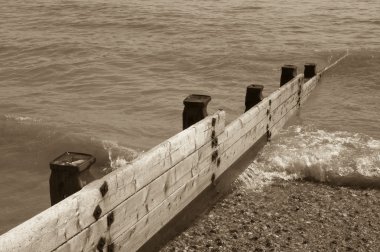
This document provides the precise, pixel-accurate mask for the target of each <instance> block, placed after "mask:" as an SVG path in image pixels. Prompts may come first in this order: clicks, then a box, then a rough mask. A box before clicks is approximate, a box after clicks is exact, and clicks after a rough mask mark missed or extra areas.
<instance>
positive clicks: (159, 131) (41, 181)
mask: <svg viewBox="0 0 380 252" xmlns="http://www.w3.org/2000/svg"><path fill="white" fill-rule="evenodd" d="M0 1H1V4H0V35H1V36H0V87H1V92H0V154H1V156H2V158H1V160H0V167H1V168H0V202H1V209H2V215H1V216H0V232H4V231H5V230H8V229H9V228H11V227H12V226H14V225H16V224H18V223H20V222H21V221H23V220H26V219H28V218H29V217H31V216H33V215H34V214H36V213H38V212H40V211H41V210H43V209H45V208H47V207H48V206H49V205H50V203H49V202H50V201H49V188H48V177H49V173H50V171H49V166H48V163H49V161H51V160H52V159H54V158H55V157H56V156H58V155H60V154H61V153H62V152H64V151H79V152H87V153H91V154H93V155H95V156H96V157H97V160H98V161H97V164H96V169H94V171H95V172H97V173H98V175H101V174H102V173H104V172H106V171H107V170H109V167H111V166H113V167H117V166H121V165H123V164H124V163H125V162H128V161H129V160H131V159H133V157H135V156H136V155H138V153H140V152H141V151H143V150H146V149H149V148H150V147H152V146H154V145H156V144H158V143H159V142H161V141H163V140H164V139H166V138H168V137H170V136H172V135H173V134H175V133H177V132H178V131H180V130H181V122H182V120H181V113H182V109H183V106H182V100H183V99H184V98H185V97H186V96H187V95H188V94H191V93H204V94H210V95H211V96H212V97H213V100H212V102H211V103H210V105H209V112H210V113H211V112H212V111H215V110H216V109H217V108H223V109H225V110H226V111H227V113H228V120H232V119H234V118H235V117H236V116H238V115H239V114H240V113H242V112H243V110H244V95H245V87H246V86H247V85H248V84H252V83H256V84H263V85H265V90H264V94H269V93H270V92H272V91H273V90H275V89H276V88H277V87H278V83H279V76H280V67H281V65H283V64H286V63H293V64H296V65H298V66H299V67H300V68H301V67H302V65H303V64H304V63H306V62H310V61H312V62H316V63H317V64H318V65H320V66H321V67H322V66H325V65H327V64H328V63H329V62H331V60H333V59H335V58H337V57H338V56H339V55H342V54H343V53H344V52H346V50H349V53H350V56H349V57H348V58H347V59H346V60H344V61H343V62H342V63H341V64H340V65H338V66H337V67H336V68H335V69H334V70H333V71H332V72H331V73H330V74H329V75H328V76H326V78H325V79H324V81H323V83H322V84H321V85H320V86H319V87H318V88H317V89H316V90H315V91H314V93H313V95H312V96H311V98H310V100H309V101H308V103H307V104H306V106H305V107H304V108H303V109H302V111H301V113H300V114H299V115H298V117H297V118H296V119H295V120H294V121H293V122H292V123H293V125H294V126H292V127H291V128H290V129H288V130H286V131H284V133H282V134H281V135H280V136H279V137H278V138H277V139H274V140H273V142H272V144H271V145H269V146H267V147H266V148H265V149H264V150H263V152H262V154H261V156H260V157H259V158H258V160H257V161H255V162H254V164H253V165H255V163H260V162H262V163H265V164H268V165H269V167H270V168H268V170H265V169H264V170H262V171H263V172H267V173H266V175H268V174H270V172H285V173H286V174H287V175H289V176H299V177H308V176H310V174H311V173H313V172H312V169H311V168H312V167H316V169H317V170H318V171H321V172H320V173H317V175H316V176H314V177H318V176H320V177H321V180H329V181H338V180H339V179H338V180H331V178H335V177H337V176H338V177H339V176H340V175H342V176H343V177H344V176H346V177H347V176H351V175H352V176H356V175H358V174H364V175H365V176H367V175H366V174H369V173H370V174H371V175H370V177H371V176H372V177H376V176H378V174H379V169H380V168H379V155H380V154H379V148H378V141H379V139H380V130H379V129H380V126H379V125H380V124H379V123H380V112H379V111H380V110H379V108H380V99H379V95H380V85H379V84H380V83H379V82H380V81H379V80H380V71H379V69H380V39H379V38H380V15H379V13H380V2H379V1H378V0H367V1H353V0H342V1H339V2H333V1H327V0H321V1H311V0H300V1H290V0H288V1H274V0H261V1H248V0H234V1H226V0H222V1H215V0H212V1H211V0H209V1H200V0H193V1H173V0H171V1H168V0H155V1H135V0H131V1H120V0H108V1H104V0H92V1H85V0H77V1H58V0H36V1H22V0H15V1H5V0H0ZM305 146H306V147H307V148H305ZM376 146H377V147H376ZM291 150H292V151H291ZM296 152H298V153H299V155H296V154H295V153H296ZM332 153H334V154H332ZM258 166H261V165H260V164H258ZM346 167H348V168H347V169H346ZM346 172H348V173H346ZM318 174H319V175H318ZM347 174H350V175H347ZM268 176H270V175H268ZM260 181H263V180H260ZM354 181H355V180H354ZM360 181H363V180H356V182H357V183H360Z"/></svg>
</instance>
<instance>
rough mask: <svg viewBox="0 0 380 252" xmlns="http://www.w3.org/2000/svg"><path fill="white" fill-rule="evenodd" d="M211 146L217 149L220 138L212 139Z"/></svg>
mask: <svg viewBox="0 0 380 252" xmlns="http://www.w3.org/2000/svg"><path fill="white" fill-rule="evenodd" d="M211 146H212V147H213V148H215V147H217V146H218V138H214V139H212V142H211Z"/></svg>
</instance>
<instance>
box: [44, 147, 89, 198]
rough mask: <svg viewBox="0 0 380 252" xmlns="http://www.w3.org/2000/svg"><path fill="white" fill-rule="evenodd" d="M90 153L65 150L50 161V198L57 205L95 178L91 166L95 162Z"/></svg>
mask: <svg viewBox="0 0 380 252" xmlns="http://www.w3.org/2000/svg"><path fill="white" fill-rule="evenodd" d="M95 161H96V159H95V157H93V156H91V155H89V154H83V153H75V152H65V153H63V154H62V155H61V156H59V157H57V158H56V159H54V160H53V161H52V162H50V169H51V174H50V179H49V184H50V200H51V205H55V204H56V203H58V202H60V201H61V200H63V199H64V198H67V197H68V196H70V195H71V194H74V193H76V192H77V191H79V190H80V189H82V187H83V186H85V185H86V184H88V183H89V182H91V181H93V180H94V177H93V176H92V175H91V173H90V171H89V168H90V166H91V165H92V164H93V163H95Z"/></svg>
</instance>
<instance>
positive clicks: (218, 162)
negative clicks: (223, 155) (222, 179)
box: [216, 158, 220, 167]
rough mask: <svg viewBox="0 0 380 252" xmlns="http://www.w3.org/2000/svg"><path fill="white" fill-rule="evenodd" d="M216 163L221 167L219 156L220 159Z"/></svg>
mask: <svg viewBox="0 0 380 252" xmlns="http://www.w3.org/2000/svg"><path fill="white" fill-rule="evenodd" d="M216 165H217V166H218V167H219V165H220V158H218V160H217V161H216Z"/></svg>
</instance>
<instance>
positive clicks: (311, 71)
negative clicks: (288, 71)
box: [303, 63, 317, 79]
mask: <svg viewBox="0 0 380 252" xmlns="http://www.w3.org/2000/svg"><path fill="white" fill-rule="evenodd" d="M303 74H304V77H305V79H311V78H313V77H314V76H315V75H316V74H317V65H316V64H314V63H306V64H305V70H304V72H303Z"/></svg>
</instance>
